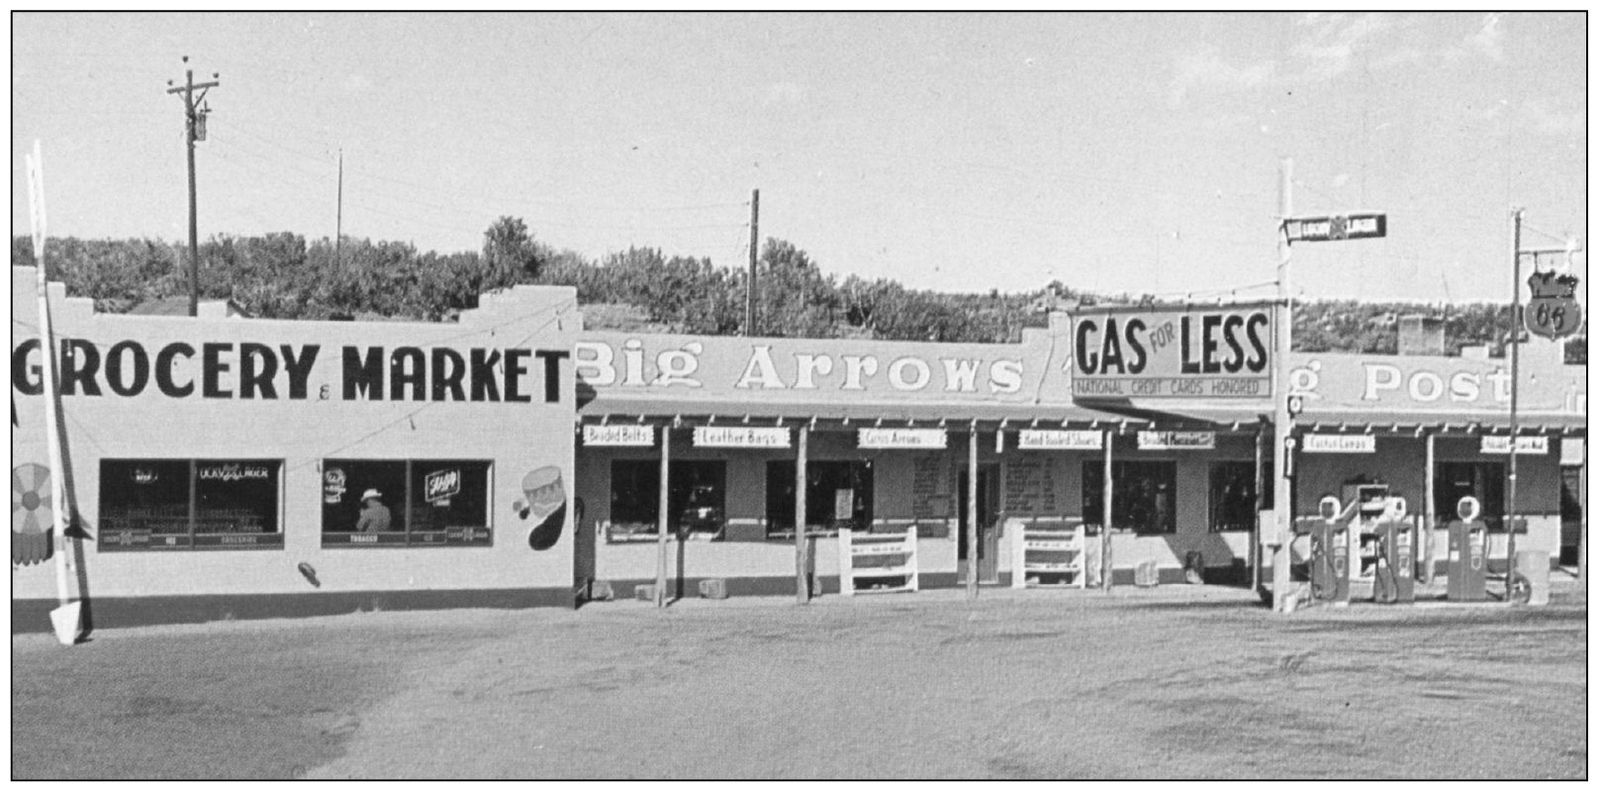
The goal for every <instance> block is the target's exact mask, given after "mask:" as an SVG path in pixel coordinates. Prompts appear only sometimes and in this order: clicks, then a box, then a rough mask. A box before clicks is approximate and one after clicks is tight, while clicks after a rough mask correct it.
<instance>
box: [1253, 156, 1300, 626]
mask: <svg viewBox="0 0 1602 792" xmlns="http://www.w3.org/2000/svg"><path fill="white" fill-rule="evenodd" d="M1291 167H1292V163H1291V160H1290V158H1289V157H1286V158H1285V159H1282V160H1280V164H1279V229H1278V230H1279V233H1278V241H1279V271H1278V273H1277V274H1278V277H1277V278H1276V279H1275V280H1276V281H1278V283H1279V300H1278V303H1279V305H1278V308H1279V315H1278V317H1277V321H1276V322H1275V324H1276V325H1277V326H1276V327H1275V329H1274V525H1273V526H1272V527H1271V528H1270V530H1271V531H1272V532H1273V536H1274V537H1275V538H1276V539H1277V541H1278V544H1275V545H1273V547H1274V599H1273V605H1274V612H1275V613H1279V612H1281V611H1283V610H1284V607H1285V594H1286V592H1287V590H1288V589H1289V588H1290V560H1291V558H1290V544H1291V542H1290V540H1291V525H1292V521H1293V520H1294V519H1295V513H1294V512H1292V511H1291V497H1292V495H1291V480H1290V477H1289V475H1288V473H1289V471H1290V462H1289V459H1290V456H1291V454H1293V453H1295V451H1294V449H1293V448H1292V446H1291V443H1293V442H1295V440H1294V439H1293V435H1292V434H1291V430H1292V427H1291V421H1292V418H1291V414H1290V398H1289V396H1290V352H1291V338H1290V334H1291V283H1290V264H1291V245H1290V237H1289V235H1288V234H1287V233H1286V230H1285V222H1286V221H1288V220H1289V219H1290V216H1291ZM1259 530H1261V529H1259Z"/></svg>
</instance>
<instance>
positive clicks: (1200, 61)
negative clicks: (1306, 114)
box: [1170, 13, 1423, 103]
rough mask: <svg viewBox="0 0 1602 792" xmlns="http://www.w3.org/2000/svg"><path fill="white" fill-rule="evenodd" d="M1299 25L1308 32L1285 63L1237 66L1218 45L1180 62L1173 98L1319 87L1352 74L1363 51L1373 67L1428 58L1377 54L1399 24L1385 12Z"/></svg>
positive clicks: (1405, 52) (1324, 17)
mask: <svg viewBox="0 0 1602 792" xmlns="http://www.w3.org/2000/svg"><path fill="white" fill-rule="evenodd" d="M1296 25H1297V27H1299V28H1304V29H1305V31H1306V32H1305V33H1304V34H1303V35H1302V36H1301V38H1300V39H1299V40H1298V41H1296V42H1295V43H1294V44H1292V45H1291V47H1290V48H1289V55H1288V56H1287V57H1286V58H1284V59H1283V60H1282V61H1275V60H1257V61H1249V62H1245V63H1233V62H1231V61H1230V60H1229V59H1228V58H1226V57H1225V56H1224V55H1223V54H1222V53H1220V52H1219V50H1218V48H1217V47H1216V46H1210V45H1204V46H1202V47H1199V48H1197V49H1193V50H1191V51H1190V52H1188V53H1186V54H1184V55H1182V56H1180V57H1179V58H1177V59H1176V60H1175V63H1174V79H1173V81H1172V82H1171V83H1170V98H1171V99H1172V100H1173V101H1174V102H1175V103H1178V102H1179V101H1181V100H1183V99H1184V98H1185V97H1186V96H1187V95H1188V94H1189V93H1191V92H1192V91H1214V92H1228V91H1239V90H1246V89H1251V88H1257V87H1260V86H1263V85H1275V86H1278V85H1287V86H1296V85H1309V84H1314V85H1316V84H1318V83H1322V82H1326V81H1328V80H1332V79H1334V78H1336V77H1339V76H1340V75H1342V74H1344V73H1346V72H1347V71H1349V70H1350V69H1351V67H1352V64H1353V62H1354V61H1355V58H1356V56H1357V55H1358V54H1359V53H1367V54H1368V55H1369V58H1370V65H1371V66H1373V64H1374V63H1375V62H1379V63H1381V64H1383V65H1386V66H1390V65H1395V64H1398V63H1406V62H1412V61H1417V60H1419V59H1421V58H1422V57H1423V56H1422V54H1421V53H1419V52H1418V51H1417V50H1416V49H1411V48H1403V49H1400V50H1396V51H1394V52H1379V53H1375V52H1374V50H1375V49H1376V44H1377V40H1378V39H1380V38H1381V37H1382V36H1384V34H1386V33H1387V32H1389V31H1390V30H1392V29H1393V28H1394V27H1395V26H1396V23H1395V21H1394V18H1393V17H1390V16H1387V15H1385V14H1378V13H1370V14H1363V15H1361V16H1357V17H1349V16H1347V15H1344V14H1316V13H1315V14H1309V15H1307V16H1305V17H1303V18H1301V19H1300V20H1298V21H1297V23H1296Z"/></svg>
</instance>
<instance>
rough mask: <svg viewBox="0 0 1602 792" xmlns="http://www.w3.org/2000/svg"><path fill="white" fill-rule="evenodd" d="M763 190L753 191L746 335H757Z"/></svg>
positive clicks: (747, 281) (746, 294)
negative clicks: (759, 214)
mask: <svg viewBox="0 0 1602 792" xmlns="http://www.w3.org/2000/svg"><path fill="white" fill-rule="evenodd" d="M761 194H762V191H761V190H752V191H751V274H750V276H748V277H747V278H746V279H745V335H746V337H750V336H754V335H756V279H757V201H758V199H759V198H761V197H762V196H761Z"/></svg>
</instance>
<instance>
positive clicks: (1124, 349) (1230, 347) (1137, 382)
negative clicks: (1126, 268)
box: [1068, 305, 1274, 399]
mask: <svg viewBox="0 0 1602 792" xmlns="http://www.w3.org/2000/svg"><path fill="white" fill-rule="evenodd" d="M1072 337H1073V355H1072V356H1071V357H1070V360H1069V363H1068V365H1069V366H1071V367H1072V370H1073V383H1074V385H1073V389H1074V397H1075V398H1082V399H1095V398H1110V399H1124V398H1170V399H1236V398H1239V399H1263V398H1267V397H1269V396H1272V395H1273V348H1274V321H1273V309H1272V307H1271V306H1268V305H1260V306H1230V307H1216V308H1194V309H1189V310H1184V311H1175V310H1145V309H1122V308H1120V309H1114V310H1107V311H1099V312H1095V313H1085V314H1078V315H1076V316H1075V317H1074V318H1073V322H1072Z"/></svg>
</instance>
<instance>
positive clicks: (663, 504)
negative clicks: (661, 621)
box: [656, 424, 673, 608]
mask: <svg viewBox="0 0 1602 792" xmlns="http://www.w3.org/2000/svg"><path fill="white" fill-rule="evenodd" d="M672 436H673V425H672V424H663V425H662V468H661V480H660V481H659V482H658V486H657V488H656V489H657V496H656V606H657V607H658V608H660V607H663V606H664V605H666V604H667V557H668V453H669V451H668V447H669V446H670V445H671V441H670V438H671V437H672Z"/></svg>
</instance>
